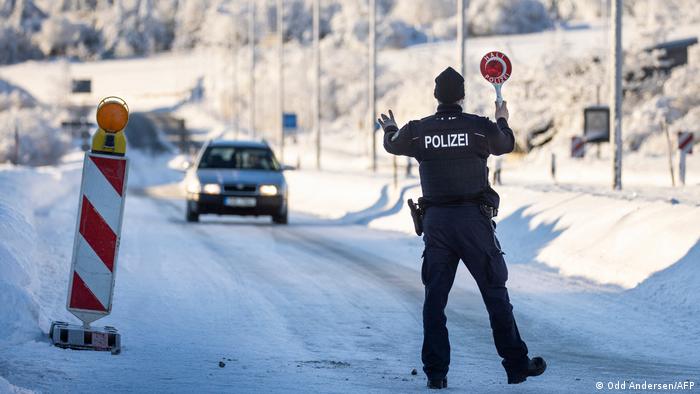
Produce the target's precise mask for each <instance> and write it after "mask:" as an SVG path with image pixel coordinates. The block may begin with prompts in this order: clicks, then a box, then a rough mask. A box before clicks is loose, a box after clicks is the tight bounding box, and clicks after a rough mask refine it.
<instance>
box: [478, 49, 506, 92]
mask: <svg viewBox="0 0 700 394" xmlns="http://www.w3.org/2000/svg"><path fill="white" fill-rule="evenodd" d="M480 69H481V75H483V77H484V78H486V80H487V81H489V82H491V83H492V84H494V85H500V84H502V83H503V82H505V81H507V80H508V78H510V74H511V72H512V71H513V66H512V65H511V64H510V59H508V56H506V55H505V54H504V53H503V52H498V51H492V52H489V53H487V54H486V55H484V56H483V57H482V58H481V65H480Z"/></svg>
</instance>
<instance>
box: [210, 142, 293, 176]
mask: <svg viewBox="0 0 700 394" xmlns="http://www.w3.org/2000/svg"><path fill="white" fill-rule="evenodd" d="M199 168H232V169H238V170H269V171H279V169H280V165H279V163H277V160H276V159H275V156H274V155H273V154H272V151H271V150H270V149H264V148H246V147H234V146H210V147H208V148H207V150H206V151H204V154H203V155H202V160H200V161H199Z"/></svg>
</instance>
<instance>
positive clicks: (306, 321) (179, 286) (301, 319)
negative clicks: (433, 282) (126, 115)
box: [0, 168, 698, 393]
mask: <svg viewBox="0 0 700 394" xmlns="http://www.w3.org/2000/svg"><path fill="white" fill-rule="evenodd" d="M134 170H136V172H135V173H134V174H133V175H135V177H134V178H138V177H139V173H138V168H134V169H132V171H134ZM77 175H78V172H77V171H76V169H73V170H71V171H69V172H67V173H66V174H65V175H64V177H65V181H66V182H75V181H76V180H75V179H74V178H75V177H76V176H77ZM69 190H70V188H69ZM70 196H71V198H64V197H66V196H61V195H56V196H54V198H52V199H51V204H50V205H47V207H49V206H50V209H47V208H38V209H37V212H40V213H41V214H40V215H37V220H38V221H39V223H37V228H38V229H41V230H40V234H39V238H40V239H45V240H50V241H49V242H48V246H47V247H45V248H44V250H45V253H47V255H48V254H49V253H52V252H56V249H59V254H60V253H61V252H60V250H62V249H66V250H68V248H61V247H57V246H56V245H61V244H63V243H68V244H70V240H71V239H72V234H71V232H72V228H71V226H72V223H71V221H70V220H69V217H70V216H71V214H72V213H73V212H74V210H75V207H74V205H75V201H74V199H73V198H72V194H70ZM47 204H48V203H47ZM421 247H422V246H421V242H420V240H419V239H418V238H417V237H412V236H407V235H405V234H400V233H395V232H389V231H379V230H374V229H370V228H368V227H367V226H362V225H353V224H347V223H343V222H342V221H337V220H327V219H320V218H316V217H313V216H309V215H305V214H301V213H295V214H293V215H292V218H291V224H290V225H289V226H275V225H272V224H270V223H269V221H268V220H267V219H259V220H256V219H253V220H250V219H230V218H217V217H211V218H207V217H205V218H204V220H203V222H201V223H199V224H191V223H187V222H185V221H184V202H183V201H182V200H179V199H176V198H171V197H168V196H165V197H164V196H162V195H161V193H154V192H152V189H149V188H144V189H138V188H132V189H131V191H130V194H129V196H128V198H127V206H126V216H125V222H124V233H123V238H122V246H121V252H120V260H119V261H120V267H119V271H118V276H117V286H116V290H115V301H114V310H113V313H112V315H111V316H109V317H108V318H105V319H103V320H101V321H99V322H98V323H99V324H107V325H114V326H116V327H117V328H118V329H119V330H120V331H121V333H122V335H123V346H124V348H123V353H122V354H121V355H119V356H110V355H109V354H108V353H93V352H76V351H70V350H61V349H57V348H53V347H51V346H50V345H49V343H48V340H47V339H46V338H43V337H42V338H37V340H36V341H30V342H25V343H21V344H15V345H12V346H10V347H5V348H0V354H1V355H2V357H0V375H1V376H3V377H5V378H6V379H8V380H9V381H10V382H12V383H13V384H15V385H18V386H20V387H26V388H29V389H34V390H38V391H43V392H103V391H107V392H237V393H238V392H244V393H247V392H324V393H325V392H343V393H346V392H421V391H424V390H425V386H424V378H423V375H422V372H421V371H420V366H421V363H420V356H419V352H420V345H421V340H422V332H421V302H422V295H423V288H422V285H421V282H420V261H419V256H420V252H421ZM65 261H68V260H67V259H66V260H65ZM38 264H39V267H40V269H42V267H44V268H46V267H48V265H45V266H44V265H42V263H41V262H39V263H38ZM67 266H68V264H65V270H67V269H68V267H67ZM55 275H57V276H58V277H59V278H60V280H59V281H58V282H61V283H62V281H63V278H64V277H67V273H66V272H63V271H61V272H57V273H55ZM511 278H512V282H513V283H514V287H515V290H514V291H512V294H511V297H512V299H513V303H514V305H515V309H516V318H518V323H519V326H520V328H521V332H522V333H523V337H524V339H525V340H526V341H527V342H528V345H529V347H530V349H531V352H532V354H533V355H534V354H541V355H543V356H545V357H546V358H547V360H548V362H549V364H550V368H549V370H548V372H547V374H546V375H545V376H543V377H541V378H537V379H531V381H528V382H527V383H526V384H524V385H520V386H517V387H512V386H507V385H506V384H505V375H504V373H503V371H502V368H501V366H500V362H499V359H498V357H497V355H496V352H495V349H494V346H493V343H492V339H491V336H490V329H489V326H488V318H487V315H486V311H485V309H484V307H483V305H482V302H481V299H480V297H479V296H478V293H476V289H475V287H474V286H473V284H472V280H471V278H469V277H468V273H467V271H466V269H460V270H459V273H458V278H457V280H456V284H455V288H454V289H453V291H452V293H451V302H450V304H449V307H448V308H449V310H448V325H449V328H450V336H451V340H452V345H453V346H452V347H453V361H452V369H451V373H450V375H449V378H450V387H451V388H453V389H454V390H455V391H457V392H480V393H483V392H486V393H488V392H494V393H500V392H514V393H515V392H518V393H522V392H532V393H546V392H552V393H556V392H562V391H564V390H566V391H572V392H590V391H595V388H594V387H595V383H596V382H597V381H604V382H607V381H613V382H614V381H618V380H630V379H632V380H634V381H642V380H648V381H650V382H667V381H683V380H686V379H691V380H697V377H698V367H697V356H690V355H689V359H688V362H687V364H683V363H682V362H681V361H682V360H679V362H673V361H669V358H668V357H666V358H664V357H660V356H659V352H660V351H662V350H663V349H662V347H663V344H664V342H666V340H664V339H663V338H658V337H657V338H653V337H652V336H658V335H657V334H658V333H661V334H662V335H663V333H665V332H672V330H668V329H667V328H666V327H665V326H663V324H661V323H655V324H654V325H652V326H651V327H649V328H643V327H642V328H639V327H638V326H639V324H638V323H636V322H638V321H639V320H638V318H640V317H642V315H643V316H647V317H651V318H654V317H655V316H654V315H653V314H651V315H649V313H650V312H649V311H648V310H642V311H634V310H631V308H629V305H626V304H625V303H624V301H623V302H622V303H621V304H620V299H619V297H617V294H616V293H614V292H606V291H603V290H604V288H596V287H594V286H593V287H592V285H591V284H589V283H583V284H580V283H578V281H577V280H573V279H572V280H567V279H565V278H562V277H560V276H558V275H557V274H556V273H554V272H552V271H551V270H549V269H547V268H546V267H544V266H542V265H538V264H530V265H527V264H525V265H523V264H516V265H513V266H511ZM536 286H540V287H541V289H540V291H538V292H532V291H528V290H527V289H528V288H532V287H536ZM51 289H54V290H51ZM63 290H64V288H62V287H60V286H59V288H56V287H49V289H48V290H47V289H43V290H42V292H40V295H41V298H42V301H43V302H44V303H45V304H47V305H48V306H46V305H44V307H43V309H44V310H48V311H53V312H52V313H55V314H56V315H53V316H50V317H51V318H54V319H69V317H68V315H67V312H65V311H63V309H62V308H63V307H62V306H63V303H64V297H65V295H64V294H62V291H63ZM521 292H522V293H524V294H521ZM521 306H522V308H521ZM569 307H570V311H571V313H572V314H575V315H576V314H580V316H565V314H566V312H565V311H566V310H567V308H569ZM591 309H596V310H595V311H594V310H591ZM562 311H564V312H562ZM610 311H617V312H619V313H621V315H619V318H620V319H621V320H622V322H620V323H615V322H614V321H607V322H600V327H601V328H600V332H606V333H609V335H610V337H609V338H603V339H601V338H598V339H597V340H598V342H597V341H596V339H594V338H591V333H590V332H586V331H585V330H584V331H581V330H579V329H578V328H576V327H575V322H577V321H580V320H585V319H592V318H595V317H596V316H598V317H599V316H601V315H603V316H606V318H607V319H608V320H610V319H612V318H614V317H613V316H610V315H609V314H608V312H610ZM562 314H564V315H562ZM559 315H562V316H561V317H560V318H556V319H552V318H551V317H552V316H559ZM572 321H573V322H574V323H572ZM572 325H573V326H574V328H572ZM616 326H617V327H619V328H620V329H619V331H622V330H628V329H630V328H629V327H637V328H636V331H635V332H634V334H633V335H628V334H626V333H625V332H624V331H623V332H619V331H617V332H616V330H614V329H613V328H612V327H616ZM676 331H677V330H676ZM594 335H595V333H594ZM624 337H627V342H622V343H621V344H619V346H614V345H612V346H604V347H601V346H599V342H603V343H609V342H616V341H617V340H618V339H620V338H624ZM625 349H626V350H625ZM674 360H678V359H677V358H674ZM220 361H223V362H224V363H225V366H224V367H223V368H221V367H219V362H220ZM413 368H416V369H417V370H418V375H417V376H412V375H411V373H410V372H411V370H412V369H413Z"/></svg>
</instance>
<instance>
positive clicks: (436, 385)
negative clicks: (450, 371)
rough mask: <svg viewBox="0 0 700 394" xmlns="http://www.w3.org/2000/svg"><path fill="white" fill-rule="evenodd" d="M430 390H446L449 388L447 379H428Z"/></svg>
mask: <svg viewBox="0 0 700 394" xmlns="http://www.w3.org/2000/svg"><path fill="white" fill-rule="evenodd" d="M428 388H429V389H437V390H439V389H446V388H447V378H442V379H428Z"/></svg>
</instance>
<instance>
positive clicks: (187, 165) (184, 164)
mask: <svg viewBox="0 0 700 394" xmlns="http://www.w3.org/2000/svg"><path fill="white" fill-rule="evenodd" d="M190 168H192V163H191V162H189V161H183V162H182V163H180V168H178V170H180V171H182V172H187V170H189V169H190Z"/></svg>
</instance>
